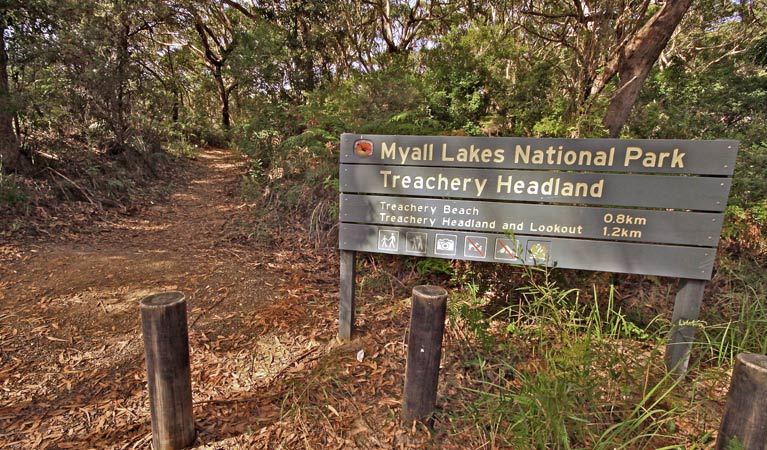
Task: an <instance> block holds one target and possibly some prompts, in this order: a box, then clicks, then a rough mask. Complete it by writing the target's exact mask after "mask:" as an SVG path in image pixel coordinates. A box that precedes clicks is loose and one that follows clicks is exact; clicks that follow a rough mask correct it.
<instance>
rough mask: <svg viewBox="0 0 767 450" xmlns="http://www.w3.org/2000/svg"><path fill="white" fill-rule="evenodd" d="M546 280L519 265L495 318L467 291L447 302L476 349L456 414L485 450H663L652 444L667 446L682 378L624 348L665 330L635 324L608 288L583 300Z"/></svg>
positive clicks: (548, 276)
mask: <svg viewBox="0 0 767 450" xmlns="http://www.w3.org/2000/svg"><path fill="white" fill-rule="evenodd" d="M552 275H553V274H552V272H551V270H550V269H545V268H541V267H533V268H526V269H524V276H525V277H526V278H527V280H528V285H527V286H524V287H522V288H520V289H518V293H519V295H520V296H521V298H520V299H519V304H518V305H515V306H507V307H504V308H501V310H499V311H497V312H490V311H488V308H490V307H491V306H492V302H489V301H488V300H487V299H486V298H482V297H478V296H476V291H473V290H472V289H470V288H468V289H466V290H467V292H466V293H465V294H458V295H454V296H453V297H452V298H451V302H450V303H449V310H450V312H451V315H450V317H451V323H455V326H459V327H462V328H463V329H466V330H467V331H469V332H470V333H471V336H472V338H473V339H474V340H475V341H476V343H477V344H479V345H475V346H473V348H474V350H472V351H471V353H472V356H473V358H471V359H470V360H469V362H468V363H467V364H468V365H469V366H470V367H472V368H473V369H474V371H473V372H472V373H473V374H474V375H473V376H474V377H476V378H472V377H469V379H467V380H466V386H465V387H464V388H463V392H464V399H465V403H464V404H463V405H464V409H463V410H461V411H457V412H454V414H456V415H457V416H468V419H469V420H471V421H472V422H473V423H475V424H476V427H477V430H478V432H479V433H480V435H482V436H483V442H484V444H485V445H487V446H489V447H491V448H498V447H507V446H508V447H510V448H520V449H537V448H552V449H586V448H588V449H605V450H606V449H614V448H624V449H629V448H631V449H633V448H659V447H660V446H657V445H655V446H654V443H656V444H657V442H664V440H665V441H666V442H667V441H668V438H669V437H670V436H666V435H665V431H666V429H670V428H673V426H674V422H673V420H674V418H676V417H678V415H679V412H677V411H675V410H674V409H673V407H669V406H668V404H670V403H673V402H671V401H670V400H671V398H672V397H673V392H674V391H675V389H676V388H677V385H678V380H674V379H673V378H672V377H671V376H670V375H667V374H665V369H664V368H663V365H662V358H660V355H659V354H658V353H657V352H653V353H652V354H651V355H649V356H648V357H647V358H644V357H639V358H638V355H639V354H641V351H639V352H637V351H636V350H630V349H629V348H628V347H625V346H624V345H625V344H624V343H625V342H628V341H629V340H630V339H640V340H649V341H651V342H653V343H655V345H657V344H658V343H659V342H661V341H662V340H663V339H664V337H665V335H666V332H667V328H663V329H657V327H654V326H652V325H649V326H648V327H639V326H637V325H636V324H633V323H632V322H631V321H630V320H629V319H628V318H627V317H626V316H625V315H624V314H623V313H622V312H621V310H620V308H619V307H617V305H616V304H615V298H616V295H615V292H614V290H613V289H611V290H610V291H609V293H608V296H607V298H604V299H600V298H597V293H596V291H595V292H594V294H593V295H594V299H593V302H590V303H588V302H581V301H580V298H581V295H580V292H579V291H578V290H575V289H561V288H560V287H558V285H557V283H556V282H555V281H554V277H553V276H552ZM470 278H471V277H470ZM467 287H468V286H467ZM499 323H500V325H505V326H504V327H498V325H499ZM502 329H505V330H506V333H505V334H499V330H502ZM464 345H470V344H468V343H467V344H464ZM619 348H622V350H621V349H619ZM651 373H652V374H653V375H652V376H651ZM656 374H657V375H656ZM648 377H652V378H653V381H652V382H649V383H648ZM637 378H642V379H645V382H644V383H643V384H641V383H640V384H638V383H636V380H637ZM452 420H453V423H454V424H455V423H456V422H457V423H460V420H459V419H457V417H456V418H453V419H452ZM671 434H673V432H671ZM658 439H661V440H660V441H659V440H658ZM663 448H676V447H675V446H669V447H663Z"/></svg>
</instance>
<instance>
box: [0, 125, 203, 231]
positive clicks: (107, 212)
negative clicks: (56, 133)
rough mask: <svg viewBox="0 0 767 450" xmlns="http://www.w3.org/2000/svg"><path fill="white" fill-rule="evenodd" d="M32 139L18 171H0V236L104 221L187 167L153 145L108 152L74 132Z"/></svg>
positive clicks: (151, 197) (162, 192) (129, 209)
mask: <svg viewBox="0 0 767 450" xmlns="http://www.w3.org/2000/svg"><path fill="white" fill-rule="evenodd" d="M38 140H40V142H35V145H34V147H35V149H36V150H29V151H28V153H30V155H29V156H27V157H26V159H25V163H24V165H23V167H24V169H23V172H22V173H20V174H13V175H6V174H0V236H4V237H7V238H12V237H17V238H18V237H22V236H34V235H47V236H51V237H54V238H56V237H61V238H66V237H67V235H68V234H72V233H73V232H75V231H76V230H81V229H83V228H84V227H86V226H89V225H91V224H94V223H98V222H102V223H106V226H108V223H109V222H111V221H113V220H114V219H115V218H117V217H120V216H128V215H135V214H136V213H137V212H138V210H139V209H140V208H142V207H143V206H145V205H147V204H150V203H151V202H153V201H157V200H159V199H161V198H163V197H164V196H166V195H167V194H168V193H169V192H170V190H171V187H172V185H173V180H174V179H175V178H176V177H177V176H178V175H179V174H180V173H181V172H182V171H183V170H189V169H190V168H189V165H188V164H187V163H186V161H187V160H186V159H184V158H181V157H178V156H175V155H173V154H172V153H168V152H164V151H161V150H157V149H156V150H152V149H148V148H141V149H139V148H133V147H128V148H126V149H125V150H124V151H123V152H122V153H120V154H118V155H108V154H107V153H106V152H105V151H104V150H98V151H97V150H93V149H91V148H89V146H88V145H87V144H86V143H83V142H81V141H80V140H79V139H77V138H74V137H70V138H67V137H64V138H58V139H53V138H48V139H45V138H39V139H38ZM40 149H45V151H43V150H40ZM187 156H189V155H187Z"/></svg>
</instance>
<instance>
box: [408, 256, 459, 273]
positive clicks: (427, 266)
mask: <svg viewBox="0 0 767 450" xmlns="http://www.w3.org/2000/svg"><path fill="white" fill-rule="evenodd" d="M415 271H416V273H417V274H418V276H420V277H424V276H427V275H432V274H437V275H447V276H451V275H453V267H452V266H451V265H450V260H448V259H441V258H418V260H417V261H416V263H415Z"/></svg>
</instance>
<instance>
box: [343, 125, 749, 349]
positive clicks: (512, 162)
mask: <svg viewBox="0 0 767 450" xmlns="http://www.w3.org/2000/svg"><path fill="white" fill-rule="evenodd" d="M737 150H738V142H737V141H733V140H709V141H691V140H673V139H660V140H646V139H635V140H619V139H559V138H557V139H554V138H546V139H533V138H489V137H444V136H384V135H359V134H344V135H342V136H341V156H340V160H341V161H340V162H341V165H340V172H339V186H340V190H341V198H340V221H341V224H340V228H339V230H340V231H339V248H340V249H341V250H342V258H341V260H342V305H341V308H342V314H341V316H342V317H341V333H340V334H341V336H342V337H347V338H348V337H349V336H350V335H351V326H352V325H351V324H352V323H353V287H354V283H353V268H350V267H349V266H350V265H352V266H353V259H354V258H353V254H354V253H353V252H357V251H364V252H374V253H390V254H400V255H410V256H424V257H433V258H448V259H463V260H472V261H485V262H494V263H505V264H544V265H548V266H551V267H561V268H570V269H586V270H599V271H607V272H620V273H633V274H645V275H658V276H667V277H678V278H683V279H685V280H691V281H695V280H709V279H710V278H711V274H712V270H713V265H714V258H715V253H716V247H717V244H718V241H719V234H720V232H721V228H722V223H723V220H724V214H723V212H724V210H725V208H726V205H727V197H728V195H729V191H730V187H731V185H732V180H731V176H732V173H733V169H734V166H735V158H736V155H737ZM350 255H351V256H350ZM350 275H351V276H352V281H351V282H350V281H349V279H348V278H349V276H350ZM690 286H691V287H689V288H683V289H682V291H681V292H683V293H685V294H684V295H683V296H682V298H683V301H681V302H680V301H678V302H677V303H678V305H681V306H680V311H679V312H678V311H676V310H675V313H674V320H675V321H678V320H681V319H694V318H696V317H697V309H695V305H696V302H697V305H698V307H699V304H700V302H699V300H700V299H699V298H697V297H698V295H697V293H698V292H700V293H701V295H702V289H700V286H699V285H697V284H696V285H690ZM690 292H692V294H690ZM344 297H346V298H350V300H343V298H344ZM691 311H693V312H694V314H693V313H691ZM693 316H694V317H693ZM683 328H684V327H680V328H679V330H682V331H681V332H680V333H681V334H685V333H687V334H685V336H687V335H688V334H689V330H687V329H683ZM680 336H681V335H680ZM675 339H676V338H672V342H673V341H674V340H675ZM680 339H681V338H680ZM677 340H678V339H677ZM687 350H689V348H687ZM687 350H684V351H682V353H680V354H677V355H676V356H673V358H674V359H675V360H676V362H678V361H679V360H681V359H683V358H684V357H685V354H686V353H685V352H687ZM680 355H681V356H680ZM685 364H686V362H685Z"/></svg>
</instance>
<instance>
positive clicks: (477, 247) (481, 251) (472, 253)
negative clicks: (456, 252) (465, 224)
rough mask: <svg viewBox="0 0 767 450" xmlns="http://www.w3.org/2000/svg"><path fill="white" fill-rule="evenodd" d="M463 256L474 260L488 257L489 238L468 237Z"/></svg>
mask: <svg viewBox="0 0 767 450" xmlns="http://www.w3.org/2000/svg"><path fill="white" fill-rule="evenodd" d="M463 256H465V257H466V258H472V259H485V256H487V238H486V237H483V236H466V242H465V244H464V246H463Z"/></svg>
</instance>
